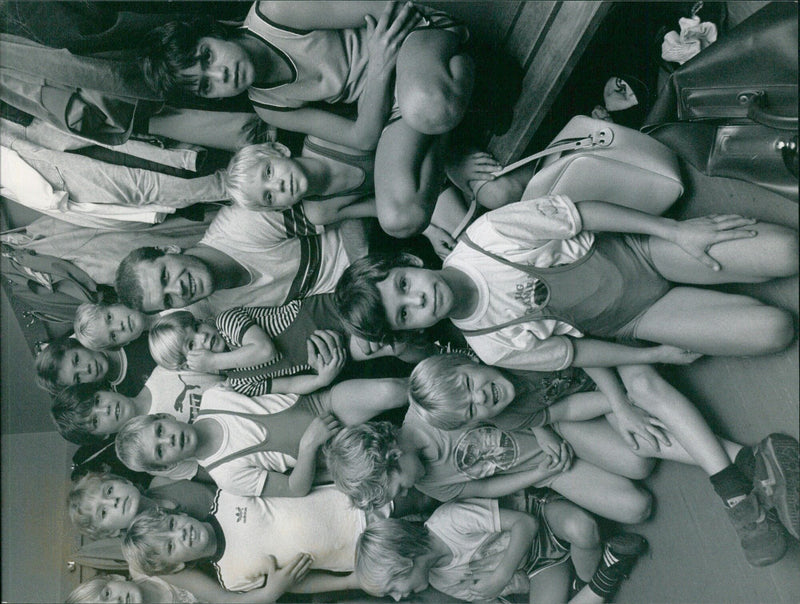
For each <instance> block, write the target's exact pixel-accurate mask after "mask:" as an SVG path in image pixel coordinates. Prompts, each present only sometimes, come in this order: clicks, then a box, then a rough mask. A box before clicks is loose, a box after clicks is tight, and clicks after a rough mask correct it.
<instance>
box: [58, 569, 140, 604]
mask: <svg viewBox="0 0 800 604" xmlns="http://www.w3.org/2000/svg"><path fill="white" fill-rule="evenodd" d="M127 580H128V579H127V578H126V577H123V576H122V575H98V576H96V577H93V578H92V579H89V580H88V581H84V582H83V583H81V584H80V585H78V587H76V588H75V589H73V590H72V591H71V592H70V594H69V595H68V596H67V599H66V600H64V602H65V603H66V604H92V603H94V602H103V601H105V599H104V598H103V590H104V589H105V588H106V586H107V585H108V584H109V583H110V582H111V581H127Z"/></svg>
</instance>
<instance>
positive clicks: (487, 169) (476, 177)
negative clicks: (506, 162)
mask: <svg viewBox="0 0 800 604" xmlns="http://www.w3.org/2000/svg"><path fill="white" fill-rule="evenodd" d="M502 169H503V166H501V165H500V163H499V162H498V161H497V160H496V159H495V158H494V156H493V155H492V154H491V153H486V152H485V151H473V152H472V153H467V154H465V155H461V156H458V157H456V158H454V159H452V160H450V161H449V162H448V164H447V166H446V172H447V177H448V178H449V179H450V180H451V181H453V184H454V185H455V186H457V187H458V188H459V189H461V191H462V192H463V193H464V194H465V195H466V196H467V198H468V199H472V197H473V193H472V192H473V189H474V187H475V186H476V185H477V184H478V183H479V182H482V181H484V180H494V179H495V178H496V177H495V175H494V172H498V171H500V170H502Z"/></svg>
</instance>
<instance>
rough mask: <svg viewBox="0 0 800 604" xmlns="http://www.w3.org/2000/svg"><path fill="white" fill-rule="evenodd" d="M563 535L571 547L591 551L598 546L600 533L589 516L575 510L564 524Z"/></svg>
mask: <svg viewBox="0 0 800 604" xmlns="http://www.w3.org/2000/svg"><path fill="white" fill-rule="evenodd" d="M564 535H565V536H566V538H567V541H569V542H570V543H571V544H572V545H574V546H575V547H580V548H582V549H591V548H594V547H599V545H600V531H599V529H598V528H597V522H596V521H595V519H594V518H593V517H592V516H591V514H589V513H587V512H584V511H583V510H575V513H574V514H572V515H571V516H570V517H569V518H568V519H567V521H566V522H565V523H564Z"/></svg>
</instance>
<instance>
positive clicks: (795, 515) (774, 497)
mask: <svg viewBox="0 0 800 604" xmlns="http://www.w3.org/2000/svg"><path fill="white" fill-rule="evenodd" d="M754 454H755V461H756V465H755V475H754V476H753V487H754V488H755V491H756V493H757V495H758V499H759V501H760V502H761V504H762V505H763V506H764V507H765V508H767V509H774V510H775V511H776V512H777V513H778V518H780V521H781V523H783V526H784V527H786V530H787V531H788V532H789V534H790V535H791V536H792V537H794V538H795V539H800V484H798V482H799V481H800V469H799V468H798V466H800V445H798V442H797V441H796V440H795V439H794V438H792V437H791V436H787V435H785V434H778V433H775V434H770V435H769V436H767V437H766V438H765V439H764V440H762V441H761V442H760V443H758V444H757V445H756V446H755V451H754Z"/></svg>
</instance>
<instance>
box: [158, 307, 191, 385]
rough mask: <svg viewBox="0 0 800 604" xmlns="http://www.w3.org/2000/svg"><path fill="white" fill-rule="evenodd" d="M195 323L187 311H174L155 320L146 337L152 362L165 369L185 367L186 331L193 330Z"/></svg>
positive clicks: (174, 369) (175, 369)
mask: <svg viewBox="0 0 800 604" xmlns="http://www.w3.org/2000/svg"><path fill="white" fill-rule="evenodd" d="M197 322H198V321H197V319H195V317H194V315H193V314H192V313H190V312H189V311H188V310H176V311H175V312H171V313H169V314H168V315H164V316H163V317H159V318H158V319H156V320H155V322H154V323H153V325H152V326H151V327H150V333H149V335H148V336H147V342H148V344H149V345H150V356H152V357H153V360H154V361H155V362H156V363H158V364H159V365H161V366H162V367H165V368H166V369H172V370H173V371H177V370H179V369H183V368H184V366H185V365H186V353H185V352H184V344H185V342H186V329H187V328H192V329H194V328H195V327H196V325H197Z"/></svg>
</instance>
